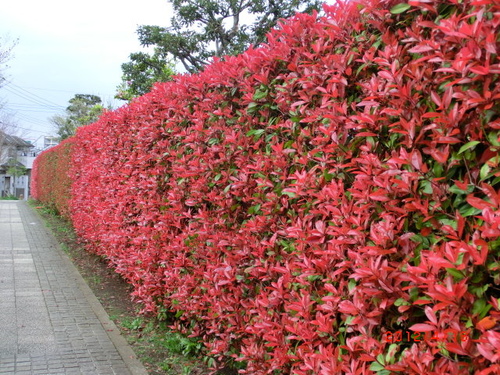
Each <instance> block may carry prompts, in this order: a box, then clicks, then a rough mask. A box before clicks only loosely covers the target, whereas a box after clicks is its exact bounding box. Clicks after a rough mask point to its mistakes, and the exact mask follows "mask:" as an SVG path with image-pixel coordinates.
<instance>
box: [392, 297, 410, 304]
mask: <svg viewBox="0 0 500 375" xmlns="http://www.w3.org/2000/svg"><path fill="white" fill-rule="evenodd" d="M409 305H410V303H409V302H408V301H407V300H405V299H404V298H398V299H397V300H396V301H394V306H409Z"/></svg>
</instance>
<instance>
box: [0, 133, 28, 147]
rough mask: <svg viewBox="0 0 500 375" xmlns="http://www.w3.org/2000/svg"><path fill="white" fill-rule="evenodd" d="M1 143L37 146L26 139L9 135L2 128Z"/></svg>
mask: <svg viewBox="0 0 500 375" xmlns="http://www.w3.org/2000/svg"><path fill="white" fill-rule="evenodd" d="M0 143H1V144H4V145H12V146H17V147H35V146H34V145H32V144H31V143H30V142H27V141H25V140H24V139H21V138H19V137H17V136H15V135H9V134H7V133H5V132H3V131H1V130H0Z"/></svg>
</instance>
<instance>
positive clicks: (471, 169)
mask: <svg viewBox="0 0 500 375" xmlns="http://www.w3.org/2000/svg"><path fill="white" fill-rule="evenodd" d="M499 25H500V6H499V3H498V2H497V1H493V0H476V1H458V0H457V1H444V0H443V1H434V0H425V1H423V0H422V1H410V2H409V3H408V4H405V3H399V2H398V1H369V0H367V1H349V2H346V3H339V4H337V5H334V6H325V15H324V16H322V17H319V16H317V15H313V16H309V15H303V14H300V15H297V16H296V17H295V18H293V19H291V20H287V21H285V22H283V24H282V25H281V27H280V28H279V29H278V30H275V31H273V32H272V33H270V34H269V39H268V44H267V45H265V46H263V47H261V48H258V49H250V50H248V51H247V52H246V53H244V54H242V55H240V56H237V57H228V58H227V59H226V61H215V62H214V63H212V64H211V65H210V66H208V67H207V68H206V69H205V70H204V71H203V72H202V73H200V74H197V75H185V76H179V77H177V78H176V79H175V80H174V81H173V82H169V83H164V84H158V85H157V86H156V87H155V88H154V89H153V91H152V92H151V93H149V94H147V95H145V96H143V97H140V98H138V99H137V100H135V101H134V102H133V103H131V104H130V105H128V106H126V107H123V108H121V109H118V110H116V111H114V112H110V113H107V114H105V115H104V116H103V117H102V118H101V119H100V120H99V121H98V122H97V123H94V124H92V125H90V126H86V127H84V128H81V129H79V131H78V133H77V135H76V136H75V137H74V138H73V139H72V140H71V144H72V147H71V150H72V151H71V162H69V163H68V164H67V165H66V166H65V167H64V168H66V171H67V172H68V173H69V176H70V177H71V181H72V184H71V192H69V191H68V192H67V194H65V195H64V199H68V198H69V205H70V211H69V212H70V215H71V218H72V221H73V224H74V226H75V228H76V230H77V232H78V234H79V235H80V236H81V237H82V238H84V239H85V240H86V241H87V243H88V247H89V249H91V250H92V251H95V252H96V253H98V254H101V255H104V256H105V257H107V258H108V259H109V261H110V263H111V264H112V265H113V266H114V267H115V268H116V270H117V271H118V272H119V273H121V274H122V275H123V276H124V277H125V278H126V279H127V280H128V281H129V282H130V283H131V284H132V285H133V286H134V296H135V298H136V299H137V300H138V301H140V302H142V303H143V304H144V306H145V310H146V311H153V312H157V313H158V312H161V313H164V312H169V313H172V314H175V315H176V316H177V317H178V318H179V322H178V324H177V328H179V329H181V330H185V331H187V332H189V333H190V334H192V335H194V336H198V337H200V338H202V339H203V340H204V341H205V343H206V345H207V347H208V348H209V350H210V353H212V354H213V355H215V356H218V357H219V358H220V359H227V358H232V359H234V360H235V361H237V362H240V361H241V362H243V363H244V364H245V366H244V367H245V369H244V370H242V373H248V374H270V373H293V374H341V373H345V374H372V373H378V374H389V373H404V374H421V373H426V374H445V373H450V374H469V373H473V372H474V373H477V374H494V373H499V372H500V364H499V360H500V350H499V348H500V329H499V323H498V321H499V320H500V309H499V301H500V275H499V267H500V259H499V253H500V250H499V248H500V246H499V245H500V240H499V234H500V210H499V205H500V193H499V185H500V168H499V162H500V157H499V153H498V150H499V148H500V139H499V135H500V119H499V113H500V104H499V98H500V85H499V80H498V75H499V74H500V64H499V59H498V50H499V48H500V45H499V37H498V35H499V32H498V31H499ZM67 147H68V146H65V145H62V146H59V147H58V148H56V149H55V150H54V151H51V152H52V153H54V154H61V158H64V160H65V161H68V160H69V159H67V158H65V156H64V155H69V154H68V151H67ZM61 160H62V159H61ZM44 168H46V169H44ZM51 168H52V169H53V170H54V172H52V173H54V174H55V175H56V176H59V175H60V174H61V172H60V170H61V167H60V166H55V167H52V166H51V162H50V158H49V157H48V156H42V157H41V158H40V159H39V161H38V163H37V165H36V169H37V172H36V174H35V176H36V177H37V179H38V180H37V181H36V184H35V192H36V194H35V196H36V197H37V198H39V199H42V200H48V201H50V202H52V201H53V200H54V199H55V198H54V194H56V195H57V194H61V193H60V191H59V192H58V191H56V190H55V187H54V186H53V185H54V184H52V188H51V185H50V184H51V183H52V180H51V179H50V178H48V177H47V176H52V174H51V173H50V172H49V170H50V169H51ZM44 189H47V190H44ZM50 189H53V190H52V191H50ZM69 194H70V195H69ZM412 332H413V333H412Z"/></svg>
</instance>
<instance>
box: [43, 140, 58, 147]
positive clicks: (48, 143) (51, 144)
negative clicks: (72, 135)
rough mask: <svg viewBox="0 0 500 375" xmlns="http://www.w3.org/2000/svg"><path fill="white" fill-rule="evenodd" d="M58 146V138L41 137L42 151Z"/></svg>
mask: <svg viewBox="0 0 500 375" xmlns="http://www.w3.org/2000/svg"><path fill="white" fill-rule="evenodd" d="M58 144H59V137H43V149H44V150H46V149H48V148H50V147H54V146H57V145H58Z"/></svg>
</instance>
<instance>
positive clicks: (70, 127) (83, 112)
mask: <svg viewBox="0 0 500 375" xmlns="http://www.w3.org/2000/svg"><path fill="white" fill-rule="evenodd" d="M103 111H104V106H103V104H102V100H101V98H100V97H99V96H97V95H88V94H76V95H75V96H74V97H73V98H72V99H70V100H69V105H68V107H67V108H66V113H65V114H64V115H56V116H53V117H52V118H51V119H50V121H51V122H52V123H53V124H54V125H55V126H56V128H57V134H58V135H59V137H60V139H61V140H63V139H66V138H69V137H71V136H72V135H74V134H75V132H76V129H77V128H78V127H80V126H83V125H87V124H91V123H93V122H95V121H97V119H98V118H99V116H100V115H101V114H102V112H103Z"/></svg>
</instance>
